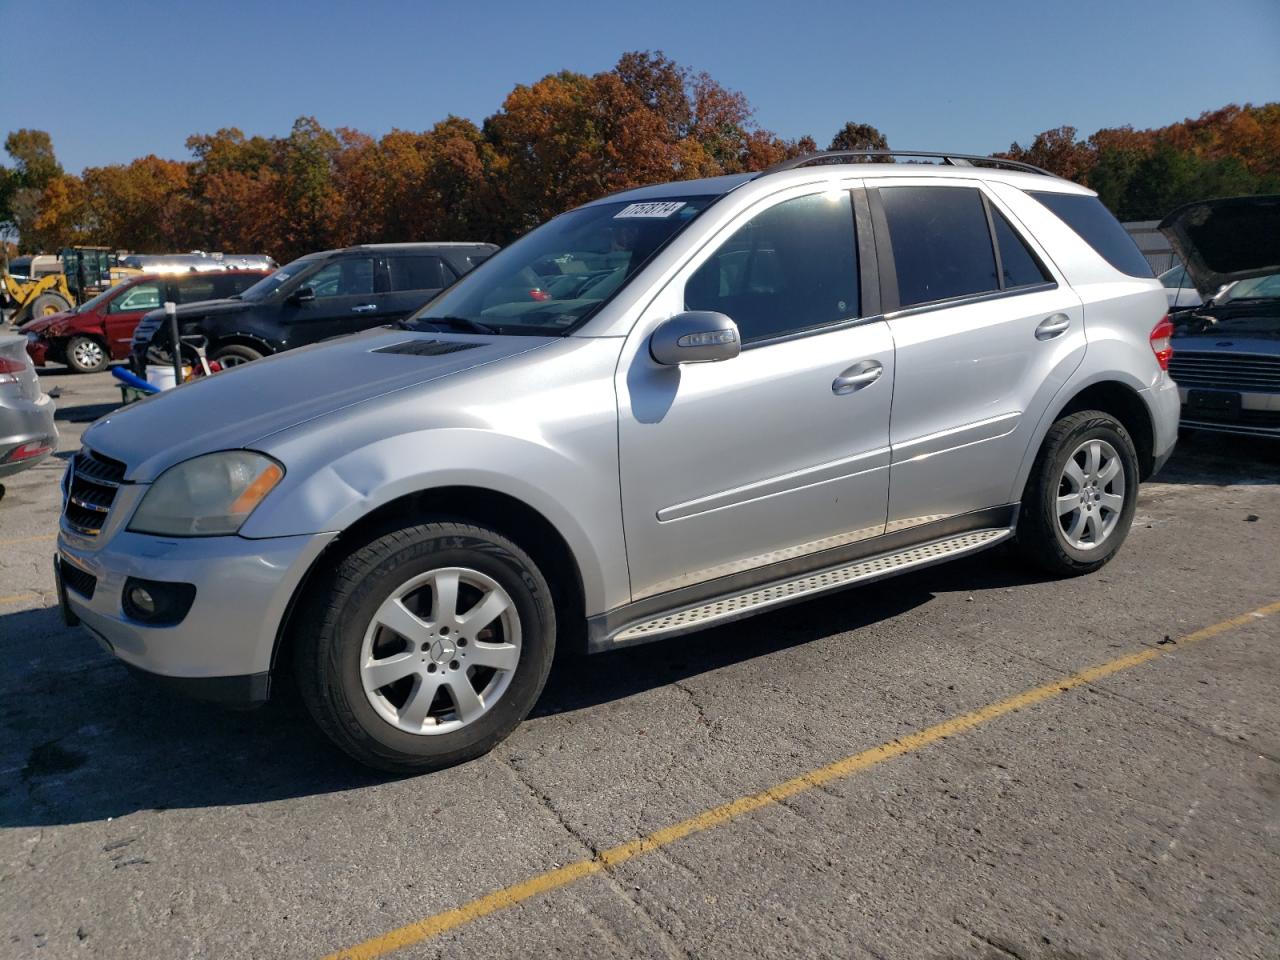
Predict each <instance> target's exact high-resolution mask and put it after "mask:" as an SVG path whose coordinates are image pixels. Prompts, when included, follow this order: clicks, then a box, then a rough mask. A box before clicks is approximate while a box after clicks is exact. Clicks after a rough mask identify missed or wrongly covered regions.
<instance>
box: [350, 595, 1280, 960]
mask: <svg viewBox="0 0 1280 960" xmlns="http://www.w3.org/2000/svg"><path fill="white" fill-rule="evenodd" d="M1273 613H1280V601H1277V602H1276V603H1270V604H1267V605H1266V606H1265V607H1259V608H1258V609H1256V610H1251V611H1249V612H1248V613H1244V614H1241V615H1240V616H1238V617H1232V618H1231V619H1229V620H1223V621H1222V622H1220V623H1215V624H1213V625H1212V626H1209V627H1205V628H1203V629H1201V630H1197V631H1195V632H1194V633H1189V634H1187V635H1186V636H1185V637H1180V638H1179V639H1178V641H1177V646H1186V645H1188V644H1192V643H1196V642H1198V641H1200V640H1207V639H1209V638H1210V637H1215V636H1217V635H1218V634H1220V633H1225V632H1226V631H1228V630H1232V629H1234V628H1235V627H1239V626H1242V625H1244V624H1246V623H1250V622H1252V621H1254V620H1258V619H1261V618H1262V617H1266V616H1270V615H1271V614H1273ZM1163 655H1164V650H1163V649H1158V648H1155V647H1148V648H1146V649H1144V650H1140V651H1138V652H1137V653H1131V654H1129V655H1128V656H1125V657H1119V658H1117V659H1115V660H1110V661H1108V662H1107V663H1104V664H1100V665H1099V666H1096V667H1090V668H1089V669H1087V670H1082V671H1080V672H1079V673H1076V674H1072V675H1071V676H1069V677H1063V678H1062V679H1060V680H1053V681H1050V682H1049V683H1046V684H1043V685H1042V686H1039V687H1034V688H1032V689H1030V690H1025V691H1023V692H1022V693H1019V694H1017V695H1015V696H1012V697H1009V698H1008V699H1007V700H1000V701H998V702H996V703H992V704H989V705H987V706H985V707H980V708H979V709H977V710H974V711H972V712H970V713H965V714H961V715H960V716H958V717H953V718H951V719H950V720H944V721H943V722H942V723H938V724H935V725H934V726H932V727H927V728H925V729H924V730H919V731H917V732H915V733H912V734H908V735H907V736H905V737H900V738H899V739H897V740H892V741H890V742H889V743H882V744H881V745H880V746H878V747H872V748H871V749H870V750H864V751H863V752H862V753H856V754H854V755H853V756H851V757H845V758H844V759H843V760H837V761H836V762H835V763H832V764H828V765H827V766H825V767H819V768H817V769H816V770H810V771H809V772H808V773H802V774H801V775H800V776H798V777H795V778H793V779H791V780H787V781H786V782H784V783H779V784H777V785H775V786H772V787H769V788H768V789H767V790H762V791H760V792H759V793H753V794H750V795H748V796H745V797H740V798H738V799H737V800H733V801H730V802H729V803H726V804H722V805H721V806H718V807H714V808H713V809H711V810H707V811H705V812H703V813H700V814H698V815H697V816H694V817H690V818H689V819H688V820H682V821H681V822H679V823H676V824H673V825H671V826H669V827H664V828H663V829H661V830H657V831H655V832H654V833H651V834H649V835H648V836H647V837H640V838H639V839H636V840H632V841H630V842H628V843H623V844H619V845H618V846H616V847H610V848H609V849H608V850H602V851H601V852H600V853H598V854H596V856H595V857H592V858H591V859H589V860H579V861H578V862H576V863H571V864H569V865H567V866H564V867H560V868H558V869H556V870H550V871H548V872H546V873H541V874H538V876H536V877H531V878H530V879H528V880H525V881H523V882H521V883H517V884H515V885H514V886H510V887H505V888H504V889H502V890H496V891H494V892H493V893H490V894H486V895H485V896H483V897H480V898H479V899H477V900H472V901H471V902H470V903H466V904H463V905H462V906H460V907H456V908H454V909H453V910H446V911H444V912H443V913H437V914H435V915H434V916H431V917H427V918H426V919H423V920H418V921H416V922H415V923H410V924H406V925H405V926H403V927H399V928H397V929H395V930H391V931H389V932H387V933H384V934H381V935H379V936H376V937H373V938H372V939H370V940H366V941H365V942H364V943H360V944H357V945H356V946H354V947H349V948H347V949H346V950H340V951H339V952H338V953H334V954H330V955H329V956H328V957H326V958H325V960H372V958H374V957H383V956H386V955H387V954H389V953H391V952H393V951H395V950H399V949H401V948H402V947H408V946H412V945H413V944H415V943H421V942H422V941H423V940H428V939H430V938H431V937H435V936H438V935H439V934H442V933H445V932H446V931H449V930H453V929H455V928H456V927H460V926H463V925H464V924H468V923H471V922H472V921H473V920H479V919H480V918H481V917H486V916H488V915H489V914H491V913H496V912H497V911H499V910H504V909H506V908H507V907H513V906H515V905H516V904H518V903H521V902H522V901H524V900H528V899H529V898H530V897H536V896H538V895H539V894H542V893H547V892H549V891H551V890H557V889H559V888H560V887H567V886H568V885H569V884H571V883H575V882H577V881H578V880H581V879H583V878H584V877H589V876H593V875H594V874H597V873H600V872H601V871H603V870H609V869H612V868H613V867H616V866H618V865H619V864H622V863H626V862H627V861H628V860H631V859H633V858H634V857H638V856H640V855H641V854H645V853H650V852H651V851H654V850H658V849H660V848H662V847H665V846H668V845H669V844H672V843H675V842H676V841H677V840H681V839H683V838H684V837H687V836H690V835H691V834H695V833H701V832H703V831H704V830H710V829H712V828H713V827H719V826H722V825H724V824H726V823H729V822H730V821H732V820H736V819H737V818H738V817H741V816H742V815H743V814H746V813H750V812H751V811H753V810H759V809H760V808H761V807H767V806H771V805H772V804H775V803H778V802H779V801H781V800H785V799H787V798H788V797H792V796H795V795H796V794H798V793H803V792H804V791H806V790H812V789H813V788H814V787H817V786H820V785H822V784H824V783H828V782H830V781H832V780H839V779H842V778H845V777H850V776H852V775H853V774H855V773H858V772H860V771H862V770H866V769H867V768H869V767H874V766H876V765H877V764H880V763H883V762H884V761H886V760H891V759H893V758H894V757H900V756H902V755H903V754H907V753H914V752H915V751H917V750H920V749H921V748H923V747H926V746H928V745H929V744H931V743H936V742H937V741H939V740H945V739H946V738H947V737H952V736H955V735H956V734H958V733H964V732H965V731H968V730H972V729H974V728H975V727H980V726H982V725H983V724H985V723H989V722H990V721H992V720H995V719H996V718H997V717H1002V716H1004V715H1005V714H1007V713H1013V712H1014V711H1016V710H1021V709H1023V708H1024V707H1030V706H1034V705H1035V704H1037V703H1042V702H1043V701H1045V700H1050V699H1052V698H1053V697H1057V696H1061V695H1062V694H1064V693H1066V692H1067V691H1068V690H1073V689H1075V688H1076V687H1080V686H1083V685H1085V684H1087V683H1093V682H1094V681H1096V680H1101V679H1102V678H1104V677H1109V676H1111V675H1112V674H1116V673H1120V672H1121V671H1124V670H1129V669H1132V668H1133V667H1136V666H1139V665H1141V664H1144V663H1147V662H1148V661H1151V660H1155V659H1157V658H1158V657H1160V656H1163Z"/></svg>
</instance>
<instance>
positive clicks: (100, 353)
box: [66, 337, 111, 373]
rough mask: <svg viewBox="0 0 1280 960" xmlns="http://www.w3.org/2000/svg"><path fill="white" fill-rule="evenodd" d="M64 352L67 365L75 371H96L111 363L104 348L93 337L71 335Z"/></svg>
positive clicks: (105, 367)
mask: <svg viewBox="0 0 1280 960" xmlns="http://www.w3.org/2000/svg"><path fill="white" fill-rule="evenodd" d="M66 353H67V366H68V367H70V368H71V369H72V370H74V371H75V372H76V373H98V372H100V371H102V370H105V369H107V366H108V364H110V363H111V358H110V357H109V356H107V351H106V348H105V347H103V345H102V344H101V343H99V342H98V341H97V340H95V339H93V337H72V338H71V339H70V340H68V341H67V350H66Z"/></svg>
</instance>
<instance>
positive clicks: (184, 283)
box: [174, 274, 217, 303]
mask: <svg viewBox="0 0 1280 960" xmlns="http://www.w3.org/2000/svg"><path fill="white" fill-rule="evenodd" d="M213 284H214V280H213V277H211V276H202V275H199V274H197V275H194V276H189V277H180V278H179V279H178V280H177V281H175V283H174V286H175V287H176V288H177V294H178V303H199V302H200V301H201V300H212V299H213V298H214V297H216V296H217V294H216V293H214V292H213V291H214V285H213Z"/></svg>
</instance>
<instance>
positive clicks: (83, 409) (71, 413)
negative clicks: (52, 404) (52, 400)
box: [53, 401, 120, 423]
mask: <svg viewBox="0 0 1280 960" xmlns="http://www.w3.org/2000/svg"><path fill="white" fill-rule="evenodd" d="M119 407H120V403H119V401H116V402H114V403H82V404H79V405H78V406H74V407H58V409H57V411H56V412H55V413H54V415H53V416H54V419H55V420H62V421H65V422H67V423H93V422H94V421H95V420H98V419H99V418H101V417H105V416H106V415H107V414H109V413H112V412H114V411H115V410H117V409H119Z"/></svg>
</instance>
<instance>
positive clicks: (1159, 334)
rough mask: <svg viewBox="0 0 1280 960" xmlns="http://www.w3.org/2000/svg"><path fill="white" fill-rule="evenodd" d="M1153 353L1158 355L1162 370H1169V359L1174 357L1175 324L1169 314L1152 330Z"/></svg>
mask: <svg viewBox="0 0 1280 960" xmlns="http://www.w3.org/2000/svg"><path fill="white" fill-rule="evenodd" d="M1151 352H1152V353H1154V354H1155V355H1156V363H1158V364H1160V369H1161V370H1168V369H1169V358H1170V357H1172V356H1173V324H1172V323H1170V322H1169V317H1168V315H1167V314H1166V315H1165V317H1164V319H1163V320H1161V321H1160V322H1159V323H1157V324H1156V325H1155V326H1154V327H1152V329H1151Z"/></svg>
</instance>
